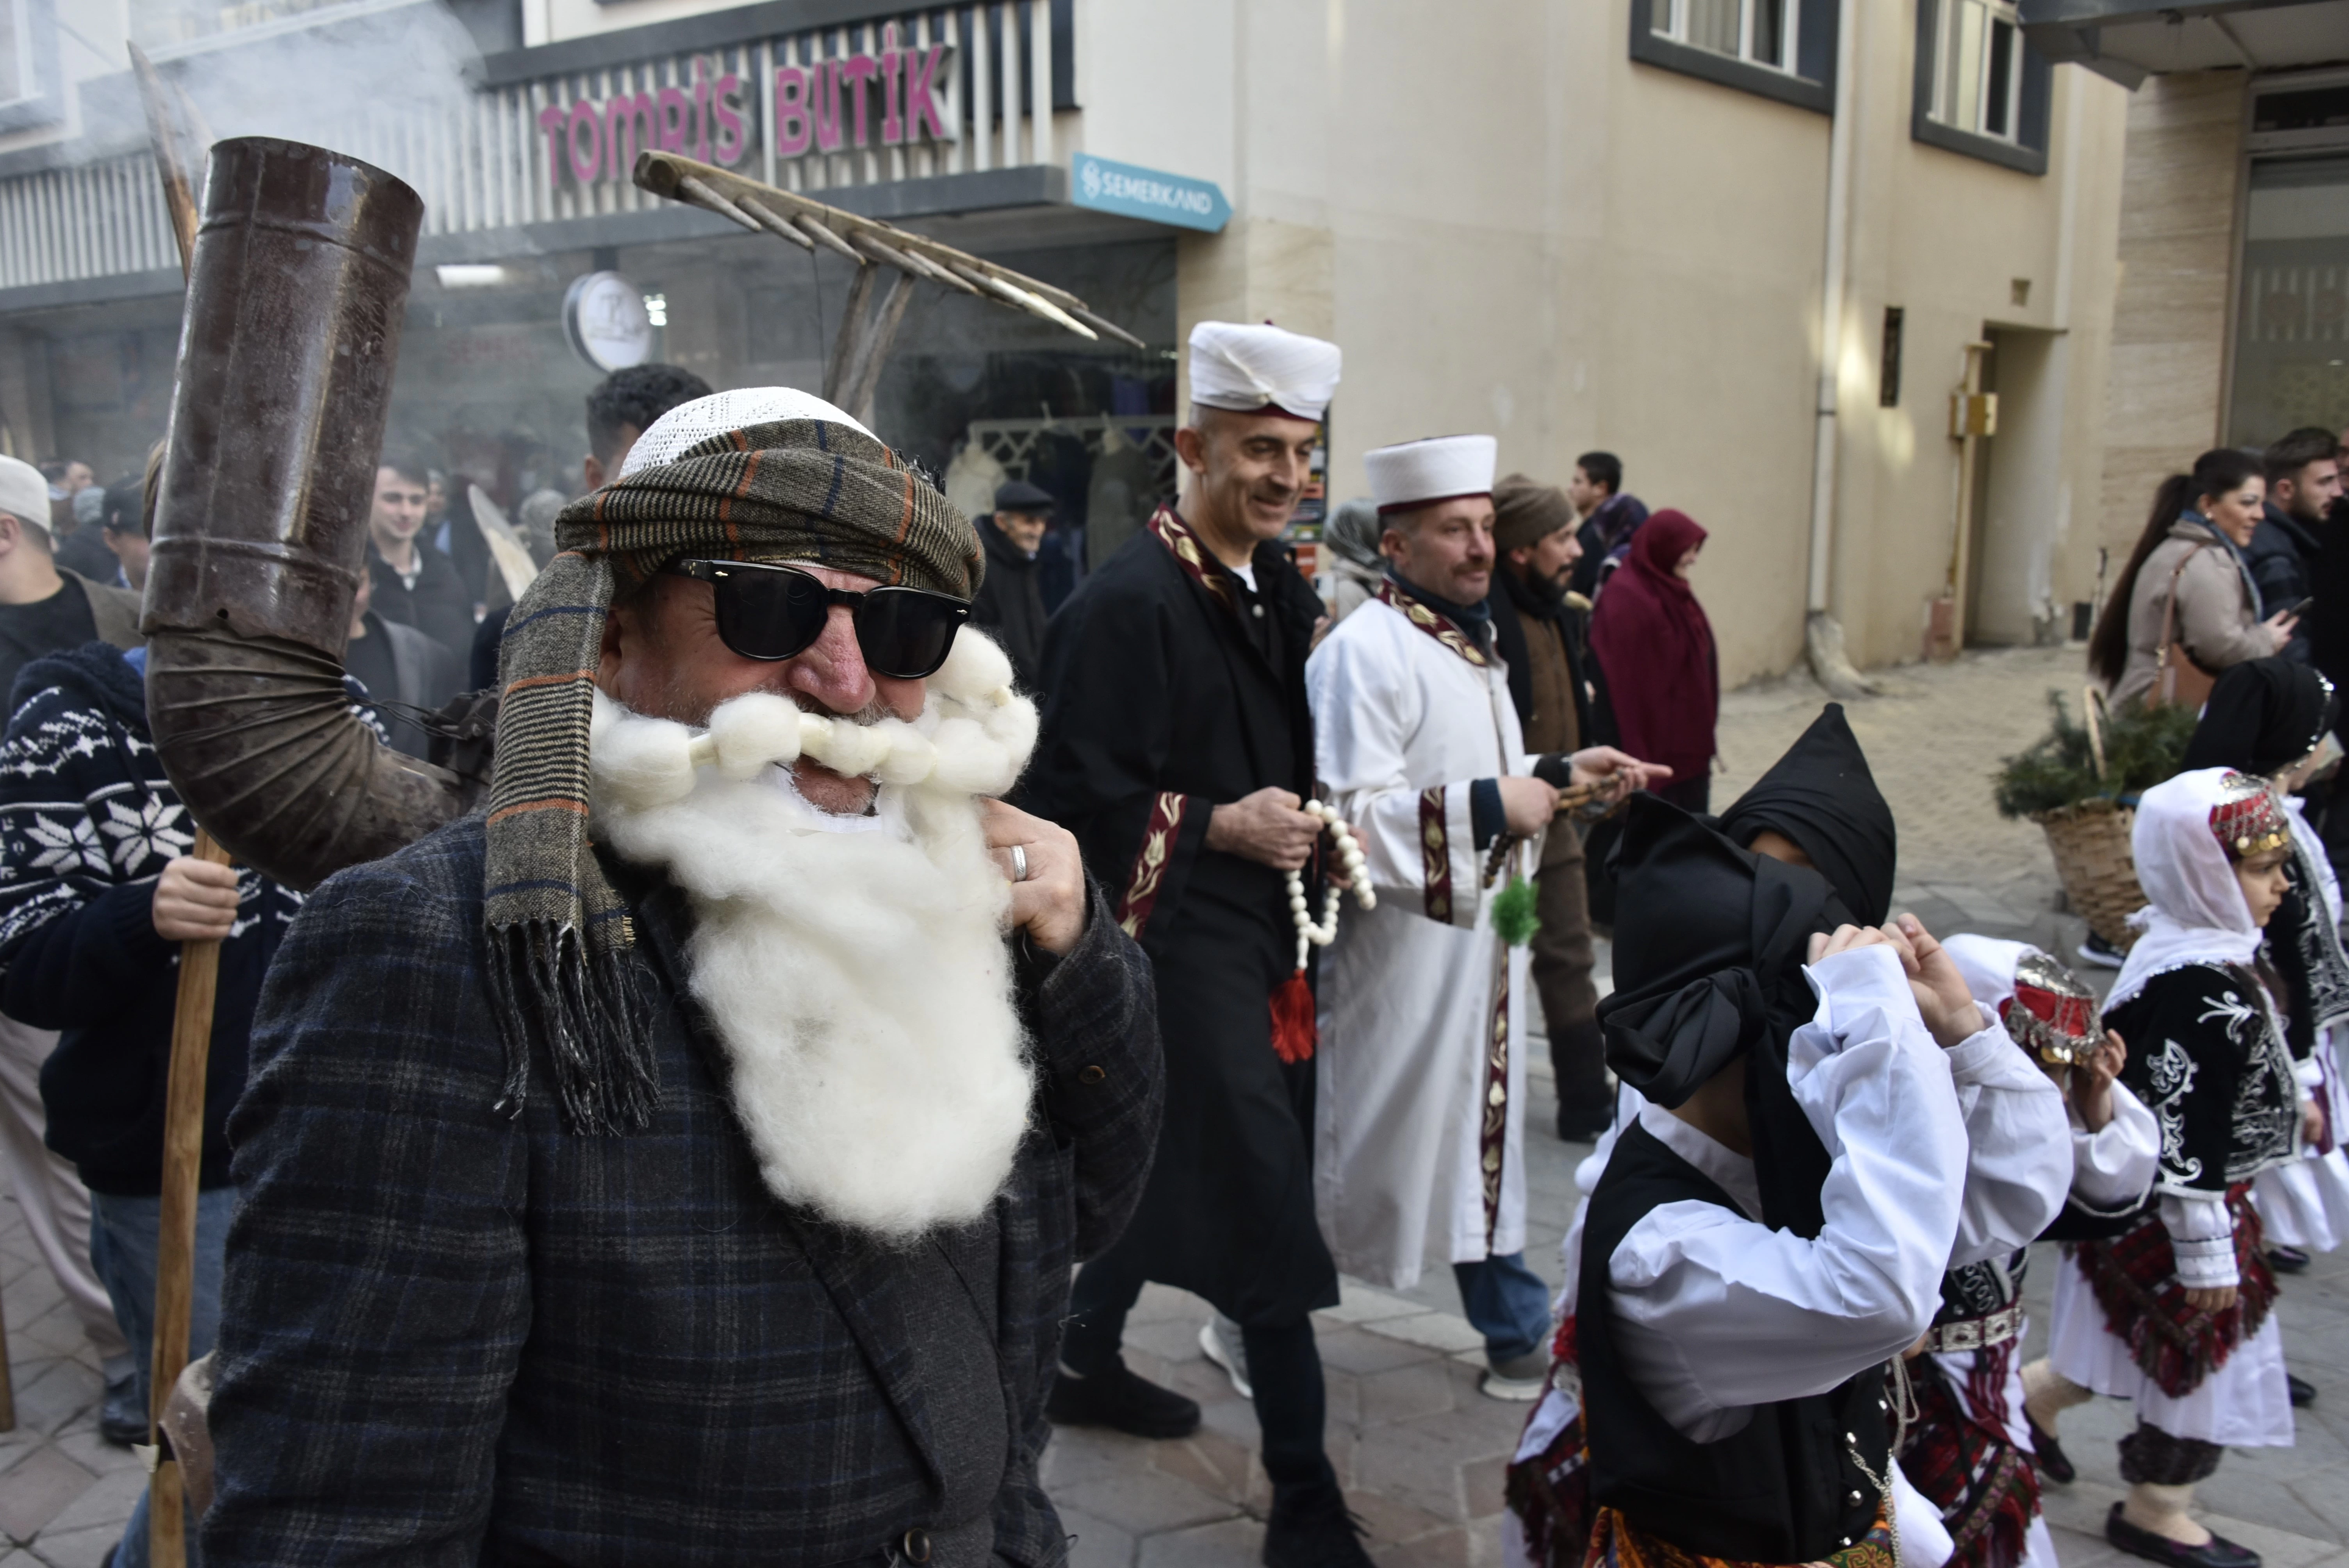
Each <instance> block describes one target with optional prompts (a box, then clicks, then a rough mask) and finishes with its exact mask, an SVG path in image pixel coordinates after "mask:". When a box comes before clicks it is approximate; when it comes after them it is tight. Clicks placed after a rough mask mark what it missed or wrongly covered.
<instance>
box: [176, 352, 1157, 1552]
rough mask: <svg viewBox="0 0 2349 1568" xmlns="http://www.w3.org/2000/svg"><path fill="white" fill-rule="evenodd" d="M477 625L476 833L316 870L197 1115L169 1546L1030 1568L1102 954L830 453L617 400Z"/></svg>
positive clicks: (917, 540)
mask: <svg viewBox="0 0 2349 1568" xmlns="http://www.w3.org/2000/svg"><path fill="white" fill-rule="evenodd" d="M556 531H557V536H558V541H559V542H560V544H561V545H562V547H563V548H562V552H561V553H559V554H558V555H557V556H556V557H555V559H554V562H552V563H551V564H550V565H549V567H548V568H547V569H546V571H545V572H544V573H542V575H541V576H540V577H539V578H538V580H537V582H536V583H533V586H532V589H531V591H530V592H529V593H527V594H526V595H525V596H524V598H523V602H522V603H521V604H520V605H519V606H517V608H516V611H515V613H514V615H513V617H512V623H511V624H510V625H509V627H508V630H507V633H506V638H505V642H504V646H503V653H502V685H503V688H504V706H503V709H502V717H501V722H500V735H499V749H498V755H497V771H496V778H495V781H494V784H493V788H492V795H491V799H490V803H489V807H488V810H487V811H486V812H485V813H481V814H476V815H473V816H471V817H468V818H465V819H463V820H460V821H457V822H455V823H452V824H450V826H449V827H447V828H444V829H442V830H440V831H439V832H437V833H435V834H433V835H431V836H430V837H429V838H427V839H425V840H424V841H421V842H419V843H418V844H415V845H412V846H410V847H409V848H408V849H406V850H403V851H400V852H399V853H398V854H395V855H393V856H391V857H389V858H388V859H386V860H383V861H376V862H374V863H371V864H368V865H364V866H360V867H357V868H354V869H352V870H350V871H347V872H343V873H341V874H340V875H338V876H336V877H334V878H332V879H330V880H329V881H328V882H326V884H325V885H324V886H322V887H321V888H320V889H319V890H318V891H317V892H316V893H315V894H313V895H312V897H311V900H310V902H309V903H308V905H307V907H306V908H305V913H304V915H303V917H302V919H301V920H300V921H298V922H297V923H296V924H295V928H294V930H293V931H292V932H291V933H290V934H288V936H287V938H286V941H285V946H284V947H283V948H282V949H281V962H280V963H279V964H278V965H276V966H275V968H274V970H273V971H272V973H271V975H270V979H269V983H268V987H267V989H266V991H265V992H264V997H263V1001H262V1004H261V1007H260V1010H259V1014H258V1016H256V1018H255V1021H254V1044H253V1073H252V1078H251V1091H250V1092H249V1093H248V1095H247V1096H246V1098H245V1099H244V1100H243V1102H242V1103H241V1104H240V1106H239V1107H238V1109H237V1112H236V1114H235V1117H234V1119H233V1130H232V1136H233V1140H234V1143H235V1146H236V1163H235V1171H236V1175H237V1179H238V1181H239V1182H240V1184H241V1185H242V1186H243V1193H244V1201H243V1206H242V1208H241V1209H240V1211H239V1213H238V1216H237V1221H236V1229H235V1233H234V1236H233V1241H232V1243H231V1257H230V1263H229V1267H228V1278H227V1284H226V1290H225V1300H224V1302H223V1309H222V1318H223V1327H222V1335H221V1339H220V1348H219V1351H218V1353H217V1356H216V1358H215V1367H216V1377H217V1384H216V1391H215V1393H214V1396H213V1399H212V1410H211V1420H212V1434H213V1438H214V1442H215V1446H216V1450H217V1461H216V1462H217V1475H218V1482H217V1494H216V1501H214V1503H213V1505H212V1510H211V1511H210V1512H209V1513H208V1514H207V1516H206V1518H205V1522H204V1542H203V1545H204V1552H205V1555H206V1557H207V1559H208V1560H209V1561H210V1562H211V1563H212V1564H213V1568H220V1565H221V1564H225V1563H288V1562H295V1561H300V1562H305V1563H346V1562H357V1561H359V1560H361V1559H365V1560H367V1561H382V1560H385V1559H397V1560H398V1561H400V1562H403V1563H478V1562H521V1561H529V1562H544V1563H620V1562H623V1561H625V1562H627V1563H721V1562H722V1563H739V1562H748V1561H758V1562H761V1563H806V1564H822V1563H846V1562H850V1561H852V1560H865V1559H871V1560H874V1561H879V1562H888V1563H898V1562H903V1563H920V1564H927V1565H942V1568H964V1565H971V1568H982V1565H992V1564H998V1563H1015V1564H1020V1565H1022V1568H1051V1565H1053V1564H1057V1563H1060V1562H1061V1561H1062V1560H1064V1559H1065V1557H1066V1555H1067V1544H1066V1540H1065V1534H1066V1532H1064V1531H1063V1530H1062V1528H1061V1523H1060V1521H1059V1518H1058V1517H1057V1515H1056V1514H1055V1512H1054V1511H1053V1508H1052V1505H1051V1503H1050V1501H1048V1500H1047V1499H1046V1498H1045V1496H1044V1494H1043V1491H1042V1489H1041V1487H1040V1485H1039V1483H1038V1479H1037V1469H1036V1467H1037V1461H1038V1459H1039V1457H1040V1453H1041V1451H1042V1449H1043V1446H1044V1442H1045V1439H1046V1437H1047V1432H1048V1429H1047V1428H1046V1426H1045V1424H1044V1420H1043V1402H1044V1398H1045V1394H1046V1390H1047V1388H1048V1387H1049V1386H1050V1378H1051V1376H1052V1367H1053V1366H1054V1363H1055V1359H1056V1357H1057V1347H1058V1343H1059V1337H1060V1322H1061V1316H1062V1315H1063V1312H1064V1310H1065V1306H1066V1302H1067V1298H1068V1282H1069V1275H1070V1268H1071V1264H1074V1263H1076V1262H1077V1261H1079V1260H1080V1259H1081V1258H1083V1257H1085V1256H1088V1255H1090V1254H1091V1253H1095V1252H1098V1251H1099V1250H1100V1249H1101V1248H1102V1247H1103V1246H1105V1245H1106V1244H1107V1243H1109V1242H1110V1241H1111V1240H1112V1239H1113V1238H1114V1237H1115V1236H1116V1234H1117V1233H1118V1232H1119V1231H1120V1229H1122V1228H1123V1224H1124V1222H1125V1220H1126V1217H1127V1215H1128V1213H1129V1212H1131V1211H1132V1209H1133V1204H1134V1202H1136V1200H1137V1199H1138V1198H1139V1196H1140V1193H1141V1190H1142V1184H1143V1177H1144V1175H1145V1173H1146V1171H1147V1170H1148V1167H1149V1163H1150V1157H1151V1150H1152V1148H1153V1146H1154V1141H1155V1139H1156V1134H1157V1128H1158V1119H1159V1109H1160V1103H1161V1099H1162V1071H1161V1065H1160V1060H1159V1051H1158V1041H1157V1034H1156V1026H1155V1016H1154V1005H1153V997H1152V988H1151V979H1150V974H1149V970H1148V967H1147V965H1146V963H1145V961H1144V960H1143V956H1142V954H1141V953H1140V951H1139V950H1138V949H1137V948H1136V947H1135V945H1134V944H1133V941H1132V940H1131V939H1130V938H1128V937H1127V936H1126V935H1125V934H1123V932H1122V931H1121V930H1120V929H1119V926H1118V922H1117V920H1116V918H1115V916H1114V915H1113V914H1112V913H1111V912H1110V910H1109V908H1108V906H1107V904H1106V903H1103V902H1102V895H1101V893H1100V892H1099V891H1098V889H1096V888H1094V887H1093V886H1092V884H1091V883H1090V882H1088V881H1087V880H1086V877H1085V874H1084V870H1083V867H1082V865H1081V862H1080V860H1079V857H1078V852H1077V848H1076V845H1075V842H1074V841H1072V840H1071V837H1070V836H1069V835H1068V834H1067V833H1065V832H1063V831H1062V830H1060V829H1058V828H1056V827H1054V826H1053V825H1051V824H1050V823H1049V822H1045V821H1042V820H1039V819H1037V818H1034V817H1030V816H1028V815H1026V814H1024V813H1022V812H1019V811H1017V810H1012V809H1011V808H1010V807H1008V806H1006V805H1004V804H1003V803H1002V802H1001V801H1000V800H998V799H993V798H992V797H994V796H996V795H999V794H1000V793H1001V792H1002V791H1004V790H1006V789H1009V787H1010V785H1011V783H1012V781H1013V780H1014V779H1016V778H1017V777H1018V774H1019V769H1020V768H1021V767H1022V765H1023V764H1024V763H1025V761H1026V759H1027V755H1028V752H1029V750H1030V748H1031V747H1032V746H1033V744H1034V741H1035V735H1036V715H1035V710H1034V708H1033V707H1032V706H1031V705H1030V704H1029V703H1028V702H1026V701H1025V700H1024V699H1022V698H1019V697H1018V696H1015V695H1014V694H1013V692H1012V691H1011V689H1010V680H1011V676H1010V668H1009V663H1008V662H1007V661H1006V660H1005V659H1004V657H1003V655H1002V654H1001V653H1000V651H999V650H998V649H997V648H996V647H995V646H994V645H992V644H990V643H988V641H987V640H986V639H985V638H984V637H983V636H981V635H979V634H976V633H973V632H969V631H967V630H959V628H960V627H961V623H962V621H963V620H964V619H965V618H966V616H967V615H968V601H969V597H970V594H971V592H972V590H973V589H974V588H975V587H976V585H977V583H978V577H979V574H980V572H981V571H982V569H983V567H982V559H981V555H980V552H979V547H978V538H977V535H976V534H975V533H974V531H973V530H972V528H971V525H970V524H969V523H968V521H965V520H964V519H963V518H962V517H961V516H960V515H959V514H958V513H957V512H956V511H954V509H953V508H952V507H951V506H949V505H948V504H947V501H946V500H945V498H944V497H943V496H941V495H939V494H938V493H937V491H936V490H935V489H933V488H932V487H931V485H930V484H929V483H928V482H927V481H926V479H925V478H924V477H923V476H921V475H920V474H919V473H917V472H915V471H913V470H910V469H908V468H907V467H906V466H905V463H904V462H903V461H902V460H901V459H898V458H897V457H896V456H895V454H894V453H892V452H891V451H890V450H889V449H887V448H886V447H885V446H884V445H883V444H882V443H880V442H879V441H878V440H876V439H874V438H873V437H872V435H871V434H870V433H869V432H868V431H866V430H865V429H864V428H863V427H862V426H861V425H858V424H857V423H856V422H855V421H854V420H853V419H851V418H848V417H847V416H846V415H845V414H843V413H842V412H841V411H840V410H839V409H837V408H834V407H832V406H831V405H829V404H826V403H823V402H822V401H821V400H819V399H816V398H814V397H809V396H808V395H806V394H804V393H800V392H793V391H789V390H786V389H781V388H761V389H753V390H744V391H737V392H730V393H722V394H719V395H718V396H716V397H706V398H701V399H698V400H697V401H695V402H692V403H688V404H686V405H684V406H682V407H678V408H677V409H674V410H672V411H671V412H670V413H668V414H667V415H664V416H663V417H662V418H660V419H658V420H657V422H656V423H655V424H654V425H653V426H652V427H651V428H648V429H647V431H646V432H645V433H644V436H643V438H642V439H641V440H640V441H639V442H638V443H637V445H636V448H635V449H634V450H633V451H632V452H631V453H630V454H629V456H628V459H627V460H626V464H625V466H624V467H623V469H622V470H621V473H620V475H619V477H618V478H617V479H616V480H614V481H613V482H612V483H610V484H608V485H606V486H605V488H603V489H602V490H597V491H595V492H594V493H593V494H591V495H589V496H586V497H585V498H583V499H582V500H578V501H575V502H574V503H572V505H571V506H570V507H569V508H568V509H566V510H565V511H564V513H563V515H562V517H561V518H560V519H559V520H558V522H557V524H556Z"/></svg>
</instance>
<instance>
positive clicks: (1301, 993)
mask: <svg viewBox="0 0 2349 1568" xmlns="http://www.w3.org/2000/svg"><path fill="white" fill-rule="evenodd" d="M1314 1038H1315V1037H1314V1032H1313V988H1312V987H1311V986H1309V985H1306V984H1305V971H1304V970H1302V969H1299V970H1298V971H1297V972H1296V973H1295V974H1293V975H1290V976H1289V977H1288V979H1286V980H1284V981H1282V982H1281V983H1280V989H1279V990H1278V991H1275V992H1274V993H1273V994H1272V1048H1273V1050H1274V1051H1275V1052H1276V1053H1277V1054H1278V1056H1279V1057H1280V1059H1281V1060H1282V1061H1284V1062H1309V1061H1311V1060H1312V1059H1313V1042H1314Z"/></svg>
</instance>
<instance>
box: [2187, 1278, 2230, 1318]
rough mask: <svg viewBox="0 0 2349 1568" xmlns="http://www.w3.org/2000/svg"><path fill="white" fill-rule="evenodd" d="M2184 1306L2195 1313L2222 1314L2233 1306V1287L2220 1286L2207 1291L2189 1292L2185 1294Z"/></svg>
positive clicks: (2211, 1287) (2227, 1285) (2214, 1286)
mask: <svg viewBox="0 0 2349 1568" xmlns="http://www.w3.org/2000/svg"><path fill="white" fill-rule="evenodd" d="M2186 1305H2189V1306H2190V1307H2192V1308H2193V1309H2194V1310H2195V1311H2197V1312H2224V1311H2226V1310H2227V1309H2228V1308H2229V1307H2230V1306H2232V1305H2235V1287H2234V1286H2233V1285H2230V1284H2220V1285H2212V1286H2210V1287H2209V1289H2207V1290H2189V1291H2188V1292H2187V1293H2186Z"/></svg>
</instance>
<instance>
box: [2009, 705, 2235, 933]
mask: <svg viewBox="0 0 2349 1568" xmlns="http://www.w3.org/2000/svg"><path fill="white" fill-rule="evenodd" d="M2047 706H2048V707H2050V708H2051V709H2053V710H2054V723H2053V724H2052V725H2051V726H2050V727H2049V729H2048V732H2047V734H2046V735H2044V737H2042V738H2040V739H2039V741H2038V742H2037V743H2036V744H2035V745H2033V747H2032V748H2030V749H2029V750H2028V751H2024V752H2023V753H2021V754H2020V755H2018V756H2014V757H2010V758H2007V759H2006V763H2005V766H2004V767H2003V768H2002V769H2000V770H1999V774H1998V795H1997V798H1998V810H1999V814H2000V815H2001V816H2003V817H2028V818H2030V819H2031V820H2033V821H2034V822H2036V823H2038V824H2039V827H2040V830H2041V831H2043V832H2044V833H2045V834H2046V835H2047V849H2048V852H2049V853H2051V854H2053V855H2054V857H2055V874H2056V875H2057V876H2058V877H2059V878H2061V879H2062V880H2063V883H2064V896H2065V898H2067V899H2068V900H2070V902H2071V904H2072V908H2073V910H2074V911H2075V913H2078V914H2079V915H2080V916H2081V918H2083V919H2085V921H2086V922H2087V923H2088V929H2089V930H2091V931H2093V932H2095V934H2097V935H2098V936H2101V937H2103V938H2104V939H2105V940H2106V942H2109V943H2111V944H2113V945H2114V946H2115V947H2118V948H2123V949H2126V948H2127V946H2128V945H2129V944H2130V943H2132V942H2133V941H2135V940H2136V933H2134V932H2132V931H2130V930H2129V928H2128V917H2129V916H2130V915H2131V914H2134V913H2137V910H2138V909H2139V908H2140V907H2142V906H2143V905H2144V903H2145V890H2144V889H2142V888H2140V887H2139V886H2138V885H2137V862H2136V860H2135V859H2134V857H2133V856H2132V855H2131V853H2130V851H2129V830H2130V829H2131V827H2132V826H2134V825H2135V823H2136V821H2137V811H2136V802H2137V796H2138V795H2139V794H2140V793H2142V792H2143V791H2144V790H2146V789H2150V788H2152V787H2153V786H2154V785H2156V784H2158V783H2160V782H2161V781H2162V780H2163V779H2167V778H2168V777H2169V776H2170V775H2171V774H2173V773H2175V772H2177V771H2178V763H2179V762H2180V761H2181V760H2182V759H2183V758H2185V755H2186V743H2187V741H2188V740H2189V739H2190V738H2192V736H2193V734H2194V719H2195V715H2194V710H2193V709H2191V708H2188V707H2164V706H2160V705H2145V706H2139V705H2137V704H2131V705H2130V706H2128V707H2125V708H2123V709H2121V710H2120V711H2119V712H2117V713H2100V712H2099V709H2100V708H2101V707H2102V704H2101V703H2100V702H2099V700H2098V699H2097V697H2096V696H2095V693H2094V692H2093V691H2091V692H2090V693H2089V694H2087V696H2086V706H2085V708H2084V709H2083V712H2082V717H2080V718H2079V719H2075V718H2073V717H2072V716H2071V714H2070V712H2069V711H2068V710H2067V709H2066V708H2065V707H2064V698H2063V696H2062V694H2060V693H2057V692H2052V691H2051V692H2049V693H2048V694H2047Z"/></svg>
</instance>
